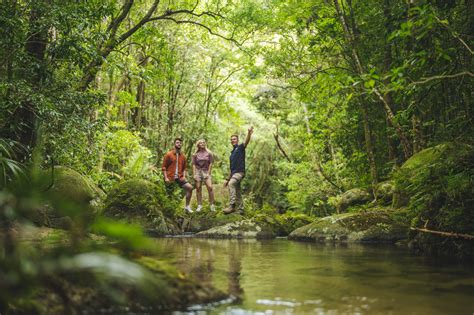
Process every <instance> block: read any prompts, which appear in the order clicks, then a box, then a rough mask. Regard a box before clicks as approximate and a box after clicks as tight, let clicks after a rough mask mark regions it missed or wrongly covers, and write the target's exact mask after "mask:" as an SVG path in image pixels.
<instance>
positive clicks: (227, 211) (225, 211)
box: [223, 206, 235, 214]
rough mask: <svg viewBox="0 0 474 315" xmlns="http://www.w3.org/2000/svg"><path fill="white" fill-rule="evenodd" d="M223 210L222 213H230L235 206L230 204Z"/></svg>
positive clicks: (233, 210)
mask: <svg viewBox="0 0 474 315" xmlns="http://www.w3.org/2000/svg"><path fill="white" fill-rule="evenodd" d="M223 212H224V214H231V213H233V212H235V208H234V207H232V206H230V207H227V208H225V209H224V211H223Z"/></svg>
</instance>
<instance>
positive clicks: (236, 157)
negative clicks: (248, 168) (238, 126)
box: [224, 127, 253, 214]
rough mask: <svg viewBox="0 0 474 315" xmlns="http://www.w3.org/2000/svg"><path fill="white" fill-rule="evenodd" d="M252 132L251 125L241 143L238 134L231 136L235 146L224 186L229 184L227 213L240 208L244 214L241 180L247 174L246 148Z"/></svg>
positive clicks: (225, 211)
mask: <svg viewBox="0 0 474 315" xmlns="http://www.w3.org/2000/svg"><path fill="white" fill-rule="evenodd" d="M252 133H253V127H250V128H249V130H248V132H247V138H245V142H244V143H241V144H239V136H238V135H232V136H231V137H230V143H231V144H232V146H233V149H232V152H231V153H230V158H229V162H230V175H229V177H228V178H227V179H226V181H225V183H224V187H227V186H229V196H230V203H229V207H227V208H226V209H224V213H225V214H229V213H232V212H235V211H236V210H239V212H240V214H243V211H244V203H243V201H242V192H241V189H240V182H241V181H242V179H243V178H244V176H245V148H246V147H247V145H248V144H249V142H250V137H251V136H252Z"/></svg>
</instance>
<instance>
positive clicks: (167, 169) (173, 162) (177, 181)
mask: <svg viewBox="0 0 474 315" xmlns="http://www.w3.org/2000/svg"><path fill="white" fill-rule="evenodd" d="M182 142H183V140H181V138H176V139H174V149H172V150H170V151H168V152H167V153H166V154H165V156H164V158H163V165H162V167H161V170H162V171H163V176H164V179H165V183H166V185H167V189H171V190H173V188H174V186H175V185H178V186H179V187H181V188H182V189H183V190H184V191H185V193H186V206H185V207H184V210H185V211H187V212H189V213H192V212H193V210H192V209H191V207H190V205H189V203H190V201H191V196H192V193H193V186H192V185H191V184H189V183H188V182H187V181H186V157H185V156H184V154H183V153H182V152H181V145H182Z"/></svg>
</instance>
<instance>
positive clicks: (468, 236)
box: [410, 227, 474, 240]
mask: <svg viewBox="0 0 474 315" xmlns="http://www.w3.org/2000/svg"><path fill="white" fill-rule="evenodd" d="M410 230H413V231H418V232H424V233H431V234H436V235H441V236H447V237H456V238H464V239H467V240H474V235H469V234H462V233H451V232H442V231H433V230H428V229H425V228H423V229H422V228H414V227H412V228H410Z"/></svg>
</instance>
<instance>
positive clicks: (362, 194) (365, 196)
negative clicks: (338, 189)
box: [336, 188, 372, 213]
mask: <svg viewBox="0 0 474 315" xmlns="http://www.w3.org/2000/svg"><path fill="white" fill-rule="evenodd" d="M371 199H372V198H371V196H370V194H369V193H368V192H367V191H366V190H364V189H361V188H353V189H350V190H348V191H346V192H344V193H343V194H341V195H339V196H337V202H336V209H337V213H343V212H345V211H346V210H347V208H349V207H351V206H355V205H360V204H365V203H367V202H369V201H370V200H371Z"/></svg>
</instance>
